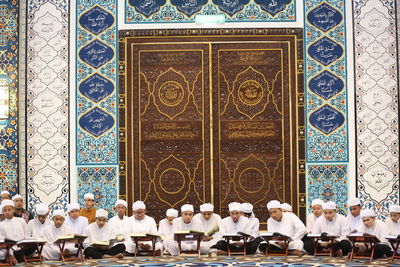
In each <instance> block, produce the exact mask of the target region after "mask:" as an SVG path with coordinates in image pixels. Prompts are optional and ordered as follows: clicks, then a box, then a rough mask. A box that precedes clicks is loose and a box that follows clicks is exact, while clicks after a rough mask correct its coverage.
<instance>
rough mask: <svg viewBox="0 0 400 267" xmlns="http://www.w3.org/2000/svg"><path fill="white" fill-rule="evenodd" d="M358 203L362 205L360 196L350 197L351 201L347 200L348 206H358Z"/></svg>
mask: <svg viewBox="0 0 400 267" xmlns="http://www.w3.org/2000/svg"><path fill="white" fill-rule="evenodd" d="M358 205H360V206H361V201H360V200H359V199H358V198H353V199H350V200H349V201H347V206H348V207H349V208H350V207H353V206H358Z"/></svg>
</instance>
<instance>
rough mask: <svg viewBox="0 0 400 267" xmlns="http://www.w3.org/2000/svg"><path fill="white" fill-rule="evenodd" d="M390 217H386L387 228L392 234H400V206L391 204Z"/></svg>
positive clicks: (389, 233)
mask: <svg viewBox="0 0 400 267" xmlns="http://www.w3.org/2000/svg"><path fill="white" fill-rule="evenodd" d="M389 213H390V216H389V218H386V221H385V224H386V230H387V233H388V235H390V236H398V235H400V220H399V219H400V206H399V205H390V206H389Z"/></svg>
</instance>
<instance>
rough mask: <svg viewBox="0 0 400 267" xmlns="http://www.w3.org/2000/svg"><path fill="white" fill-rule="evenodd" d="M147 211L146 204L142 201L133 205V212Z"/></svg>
mask: <svg viewBox="0 0 400 267" xmlns="http://www.w3.org/2000/svg"><path fill="white" fill-rule="evenodd" d="M145 209H146V204H144V202H143V201H140V200H138V201H136V202H135V203H133V205H132V210H133V211H135V210H145Z"/></svg>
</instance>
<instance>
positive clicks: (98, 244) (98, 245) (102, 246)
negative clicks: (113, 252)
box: [90, 238, 121, 250]
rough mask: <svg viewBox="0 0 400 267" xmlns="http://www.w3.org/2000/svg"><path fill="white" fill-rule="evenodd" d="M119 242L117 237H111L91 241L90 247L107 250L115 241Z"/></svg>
mask: <svg viewBox="0 0 400 267" xmlns="http://www.w3.org/2000/svg"><path fill="white" fill-rule="evenodd" d="M119 242H121V240H119V239H117V238H113V239H110V240H107V241H95V242H93V243H91V244H90V246H91V247H95V248H97V249H101V250H107V249H110V248H112V247H113V246H114V245H115V244H116V243H119Z"/></svg>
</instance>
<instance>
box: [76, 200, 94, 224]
mask: <svg viewBox="0 0 400 267" xmlns="http://www.w3.org/2000/svg"><path fill="white" fill-rule="evenodd" d="M83 199H84V201H85V208H82V209H81V211H80V215H81V216H83V217H86V218H87V219H88V222H89V224H91V223H94V222H95V221H96V208H95V207H94V204H95V202H94V195H93V194H92V193H86V194H85V195H84V196H83Z"/></svg>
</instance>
